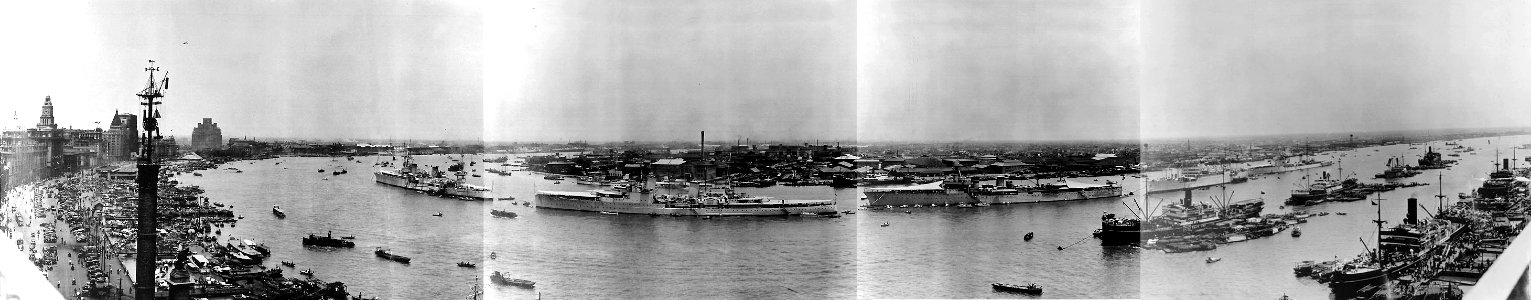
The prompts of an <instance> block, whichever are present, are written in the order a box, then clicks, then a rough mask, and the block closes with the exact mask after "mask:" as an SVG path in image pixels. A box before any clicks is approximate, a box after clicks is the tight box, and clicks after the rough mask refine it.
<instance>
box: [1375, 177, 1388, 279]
mask: <svg viewBox="0 0 1531 300" xmlns="http://www.w3.org/2000/svg"><path fill="white" fill-rule="evenodd" d="M1376 206H1377V219H1376V220H1372V223H1377V250H1375V251H1376V252H1374V253H1373V254H1372V257H1373V258H1372V260H1375V261H1377V267H1379V268H1387V262H1386V261H1384V260H1386V257H1384V256H1383V255H1382V224H1384V223H1387V221H1385V220H1382V193H1377V205H1376Z"/></svg>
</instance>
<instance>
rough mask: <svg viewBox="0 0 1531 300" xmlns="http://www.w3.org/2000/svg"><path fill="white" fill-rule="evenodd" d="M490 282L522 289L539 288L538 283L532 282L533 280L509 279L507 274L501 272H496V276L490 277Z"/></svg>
mask: <svg viewBox="0 0 1531 300" xmlns="http://www.w3.org/2000/svg"><path fill="white" fill-rule="evenodd" d="M489 280H490V281H493V282H494V283H497V284H503V285H509V286H516V287H522V288H528V289H530V288H536V287H537V283H536V282H532V281H531V280H526V279H516V278H509V277H506V276H505V274H503V273H500V271H494V274H492V275H489Z"/></svg>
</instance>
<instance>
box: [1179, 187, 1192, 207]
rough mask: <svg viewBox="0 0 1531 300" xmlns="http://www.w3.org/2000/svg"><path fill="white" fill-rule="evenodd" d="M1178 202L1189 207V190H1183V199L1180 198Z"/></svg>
mask: <svg viewBox="0 0 1531 300" xmlns="http://www.w3.org/2000/svg"><path fill="white" fill-rule="evenodd" d="M1180 204H1181V205H1185V206H1186V207H1191V190H1185V199H1181V200H1180Z"/></svg>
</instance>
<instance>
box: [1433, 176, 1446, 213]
mask: <svg viewBox="0 0 1531 300" xmlns="http://www.w3.org/2000/svg"><path fill="white" fill-rule="evenodd" d="M1445 172H1446V171H1437V172H1436V173H1435V211H1436V213H1440V212H1442V211H1443V210H1444V209H1446V187H1444V186H1443V185H1444V182H1445V180H1444V179H1442V177H1441V173H1445Z"/></svg>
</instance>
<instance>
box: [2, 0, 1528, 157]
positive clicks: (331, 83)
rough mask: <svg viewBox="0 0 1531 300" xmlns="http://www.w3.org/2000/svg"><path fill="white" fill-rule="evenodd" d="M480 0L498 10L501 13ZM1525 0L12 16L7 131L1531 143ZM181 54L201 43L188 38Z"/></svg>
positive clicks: (341, 7) (291, 5) (312, 8)
mask: <svg viewBox="0 0 1531 300" xmlns="http://www.w3.org/2000/svg"><path fill="white" fill-rule="evenodd" d="M479 5H488V7H481V6H479ZM1528 9H1531V7H1528V4H1526V3H1522V2H1511V1H1419V0H1383V1H1370V0H1367V1H1361V0H1326V1H1313V0H1298V1H1291V0H1282V1H1275V0H1195V1H1189V0H1154V1H1129V0H1121V1H1103V0H1087V1H1074V0H999V1H848V0H843V1H810V0H789V1H732V0H642V1H594V0H576V1H557V0H546V1H539V0H528V1H508V2H506V3H501V2H487V3H459V2H433V1H409V2H402V1H399V2H393V1H261V2H238V3H235V2H207V1H151V2H131V3H117V2H57V1H31V2H14V1H11V2H0V40H5V41H6V43H5V44H6V46H5V47H0V55H4V56H3V57H5V58H7V59H8V60H7V61H6V63H5V64H4V66H5V67H6V70H5V71H4V72H0V88H3V89H4V90H6V91H7V93H6V95H5V96H4V97H0V103H3V104H4V105H3V106H0V108H3V111H0V113H3V114H4V115H3V117H4V120H3V122H0V124H5V125H6V126H8V127H9V126H15V125H16V124H14V122H12V120H11V114H12V112H16V113H18V114H19V116H20V119H21V120H20V121H21V122H20V123H21V125H22V126H26V127H30V126H33V124H35V122H36V118H37V113H38V106H39V105H40V104H41V102H42V98H43V96H46V95H52V96H53V97H54V100H55V104H56V105H57V111H58V117H59V122H60V123H62V124H64V125H66V126H67V125H73V126H75V127H77V128H83V127H94V122H97V121H102V122H105V121H108V117H109V116H110V114H111V112H112V111H113V110H114V109H123V110H125V111H133V110H137V107H136V104H135V102H136V99H135V97H133V93H135V92H136V91H138V90H139V89H141V88H142V87H143V83H144V80H145V73H144V72H143V67H145V66H146V62H147V60H150V59H153V60H157V61H159V62H160V64H159V66H160V67H162V68H163V69H165V70H168V71H170V75H171V77H172V78H173V79H172V86H171V89H170V90H169V91H168V93H167V94H168V97H167V98H166V99H165V100H166V102H167V104H166V107H165V109H164V113H165V117H166V118H167V120H166V121H165V123H166V126H167V127H166V128H167V129H169V131H168V132H167V133H169V134H172V135H176V136H180V137H186V136H188V135H190V133H191V132H190V131H191V128H192V127H193V126H194V125H195V124H196V123H197V122H198V121H200V119H201V118H204V117H211V118H213V119H214V120H215V121H216V122H218V123H220V124H221V126H222V127H223V129H224V134H225V136H226V137H235V136H242V135H251V136H263V137H298V138H342V137H349V138H372V139H376V138H397V139H401V140H403V139H414V140H417V141H435V140H463V139H469V140H471V139H486V140H490V141H554V142H558V141H575V140H590V141H621V140H643V141H655V140H659V141H670V140H692V139H695V138H696V135H697V132H698V131H703V130H705V131H707V132H708V137H709V139H710V140H715V141H731V140H734V139H736V138H751V139H753V140H757V141H759V140H821V141H825V142H833V141H850V140H859V141H862V142H877V141H891V140H901V141H1001V140H1087V139H1124V138H1137V137H1144V138H1179V137H1193V136H1209V135H1211V136H1219V135H1245V134H1283V133H1309V132H1333V131H1373V130H1392V129H1426V128H1464V127H1490V126H1524V125H1526V123H1525V122H1523V121H1521V120H1520V118H1517V117H1518V116H1520V115H1526V114H1528V113H1531V101H1528V99H1531V97H1528V96H1531V92H1528V91H1531V89H1527V88H1526V83H1527V82H1531V69H1528V68H1527V67H1528V64H1531V14H1528ZM183 42H184V43H185V44H183Z"/></svg>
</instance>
